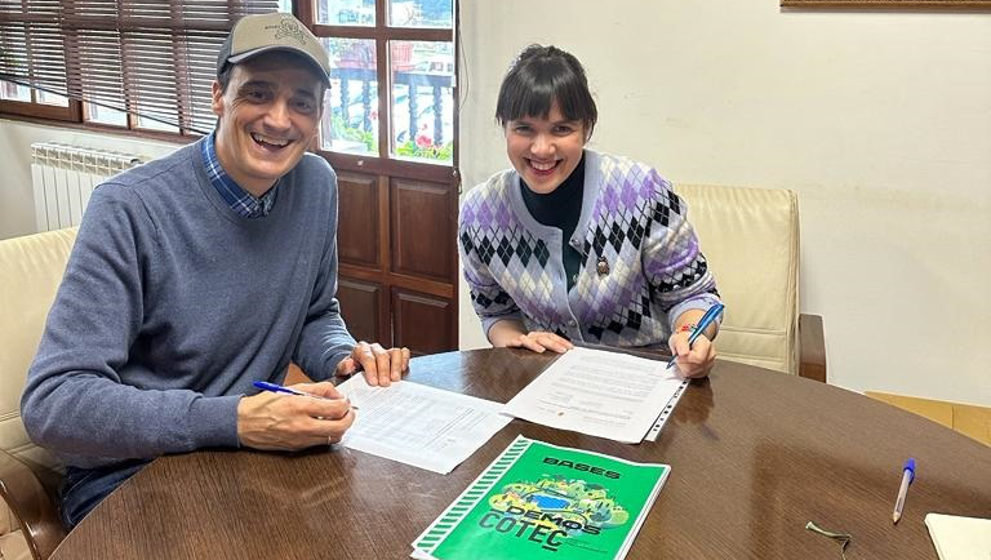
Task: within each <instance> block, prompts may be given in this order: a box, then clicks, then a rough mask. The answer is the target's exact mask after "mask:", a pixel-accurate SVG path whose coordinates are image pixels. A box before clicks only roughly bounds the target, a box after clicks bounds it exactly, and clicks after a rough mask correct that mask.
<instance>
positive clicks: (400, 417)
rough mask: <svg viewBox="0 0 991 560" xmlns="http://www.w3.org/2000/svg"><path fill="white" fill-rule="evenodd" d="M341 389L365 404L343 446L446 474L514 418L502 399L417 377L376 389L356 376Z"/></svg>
mask: <svg viewBox="0 0 991 560" xmlns="http://www.w3.org/2000/svg"><path fill="white" fill-rule="evenodd" d="M337 390H338V391H340V392H341V393H342V394H343V395H344V396H346V397H348V398H350V399H351V402H352V403H354V404H355V405H358V406H359V407H360V408H359V410H358V411H357V414H356V416H355V421H354V424H352V425H351V428H350V429H349V430H348V431H347V432H346V433H345V434H344V439H343V440H342V441H341V445H344V446H345V447H348V448H351V449H357V450H358V451H364V452H365V453H371V454H372V455H378V456H379V457H385V458H386V459H392V460H393V461H399V462H401V463H406V464H408V465H413V466H415V467H420V468H422V469H427V470H431V471H434V472H437V473H441V474H447V473H449V472H451V471H452V470H454V467H456V466H458V465H459V464H461V463H462V462H463V461H464V460H465V459H467V458H468V457H470V456H471V454H472V453H474V452H475V451H476V450H478V448H479V447H481V446H482V445H485V442H487V441H489V439H491V438H492V436H494V435H495V434H496V432H498V431H499V430H501V429H502V428H503V427H505V426H506V424H508V423H509V422H511V421H512V418H511V417H509V416H506V415H504V414H501V413H500V411H501V410H502V406H503V405H502V404H500V403H497V402H494V401H487V400H485V399H479V398H476V397H471V396H468V395H462V394H460V393H453V392H451V391H443V390H441V389H435V388H433V387H427V386H426V385H420V384H418V383H413V382H411V381H399V382H397V383H393V384H392V385H390V386H389V387H385V388H383V387H372V386H370V385H369V384H368V382H367V381H365V378H364V376H362V375H355V376H354V377H352V378H351V379H348V380H347V381H345V382H344V383H341V384H340V385H338V386H337Z"/></svg>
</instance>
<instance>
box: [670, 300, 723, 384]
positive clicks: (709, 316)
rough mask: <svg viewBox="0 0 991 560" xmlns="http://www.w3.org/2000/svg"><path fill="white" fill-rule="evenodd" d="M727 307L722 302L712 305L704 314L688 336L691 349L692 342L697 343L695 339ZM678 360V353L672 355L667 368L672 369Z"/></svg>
mask: <svg viewBox="0 0 991 560" xmlns="http://www.w3.org/2000/svg"><path fill="white" fill-rule="evenodd" d="M725 307H726V306H725V305H723V304H721V303H717V304H715V305H713V306H712V307H710V308H709V309H708V311H706V312H705V315H702V318H701V319H699V322H698V324H697V325H695V329H694V330H693V331H692V334H690V335H689V336H688V349H689V350H691V348H692V344H694V343H695V340H696V339H698V337H699V336H700V335H701V334H702V333H704V332H705V329H707V328H709V325H711V324H712V322H713V321H715V320H716V318H717V317H719V314H720V313H722V312H723V309H724V308H725ZM676 361H678V356H677V355H674V356H671V361H669V362H668V367H667V368H665V369H671V366H673V365H674V364H675V362H676Z"/></svg>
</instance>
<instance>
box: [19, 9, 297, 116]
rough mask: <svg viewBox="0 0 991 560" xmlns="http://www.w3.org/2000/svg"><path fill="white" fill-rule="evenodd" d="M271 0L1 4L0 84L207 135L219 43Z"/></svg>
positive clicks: (261, 11) (259, 11)
mask: <svg viewBox="0 0 991 560" xmlns="http://www.w3.org/2000/svg"><path fill="white" fill-rule="evenodd" d="M278 5H279V2H278V0H61V1H59V0H0V79H3V80H7V81H11V82H15V83H19V84H23V85H26V86H29V87H32V88H36V89H39V90H43V91H47V92H51V93H56V94H60V95H64V96H66V97H69V98H72V99H78V100H82V101H86V102H89V103H95V104H99V105H103V106H106V107H111V108H114V109H118V110H121V111H125V112H128V113H132V114H137V115H141V116H142V118H148V119H152V120H156V121H159V122H163V123H167V124H171V125H174V126H178V127H179V128H180V129H182V130H184V131H192V132H199V133H205V132H208V131H210V130H211V129H212V128H213V123H214V121H215V116H214V115H213V113H212V111H211V110H210V87H211V84H212V82H213V80H214V79H215V76H216V57H217V51H218V50H219V49H220V45H221V43H223V41H224V38H226V36H227V34H228V32H229V31H230V29H231V27H233V25H234V23H236V22H237V20H238V19H240V18H241V17H243V16H245V15H247V14H254V13H265V12H272V11H276V10H277V9H278Z"/></svg>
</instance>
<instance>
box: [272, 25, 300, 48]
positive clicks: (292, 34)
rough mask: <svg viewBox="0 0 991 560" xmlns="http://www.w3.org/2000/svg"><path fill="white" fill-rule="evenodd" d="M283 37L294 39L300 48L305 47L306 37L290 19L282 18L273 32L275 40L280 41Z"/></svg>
mask: <svg viewBox="0 0 991 560" xmlns="http://www.w3.org/2000/svg"><path fill="white" fill-rule="evenodd" d="M283 37H289V38H290V39H295V40H296V41H298V42H299V44H300V46H305V45H306V35H305V34H303V30H302V29H300V28H299V24H298V23H297V22H295V21H293V20H292V19H289V18H282V20H281V21H279V27H278V28H276V30H275V38H276V39H282V38H283Z"/></svg>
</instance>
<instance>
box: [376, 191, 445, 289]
mask: <svg viewBox="0 0 991 560" xmlns="http://www.w3.org/2000/svg"><path fill="white" fill-rule="evenodd" d="M456 196H457V195H456V194H453V193H452V189H451V187H450V186H449V185H439V184H434V183H425V182H418V181H417V182H414V181H408V180H401V179H393V180H392V190H391V192H390V199H391V204H390V212H391V214H392V220H391V224H392V239H391V241H392V272H394V273H398V274H405V275H410V276H419V277H425V278H429V279H432V280H439V281H441V282H451V280H452V278H454V262H455V259H454V258H452V256H453V255H454V254H455V251H456V248H455V244H454V243H455V236H456V235H457V223H456V213H457V210H456V208H457V202H456V200H452V197H456Z"/></svg>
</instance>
